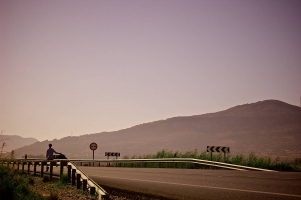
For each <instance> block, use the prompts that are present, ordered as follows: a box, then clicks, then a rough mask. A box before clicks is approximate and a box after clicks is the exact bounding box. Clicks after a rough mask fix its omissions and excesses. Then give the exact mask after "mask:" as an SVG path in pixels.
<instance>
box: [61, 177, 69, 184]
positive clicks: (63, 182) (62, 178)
mask: <svg viewBox="0 0 301 200" xmlns="http://www.w3.org/2000/svg"><path fill="white" fill-rule="evenodd" d="M60 183H61V184H63V185H67V184H68V183H69V181H68V176H67V175H66V174H62V175H61V177H60Z"/></svg>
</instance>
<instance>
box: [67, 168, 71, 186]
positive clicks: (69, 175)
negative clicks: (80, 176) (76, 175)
mask: <svg viewBox="0 0 301 200" xmlns="http://www.w3.org/2000/svg"><path fill="white" fill-rule="evenodd" d="M67 179H68V183H70V180H71V165H68V175H67Z"/></svg>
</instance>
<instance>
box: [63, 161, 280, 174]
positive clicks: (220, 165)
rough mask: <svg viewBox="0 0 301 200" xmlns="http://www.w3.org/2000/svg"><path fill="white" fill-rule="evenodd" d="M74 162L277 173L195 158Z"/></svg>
mask: <svg viewBox="0 0 301 200" xmlns="http://www.w3.org/2000/svg"><path fill="white" fill-rule="evenodd" d="M69 160H70V161H73V162H82V163H83V162H86V163H190V164H198V165H205V166H212V167H217V168H223V169H230V170H239V171H265V172H277V171H275V170H268V169H261V168H255V167H248V166H242V165H235V164H229V163H223V162H215V161H209V160H200V159H193V158H158V159H100V160H91V159H69Z"/></svg>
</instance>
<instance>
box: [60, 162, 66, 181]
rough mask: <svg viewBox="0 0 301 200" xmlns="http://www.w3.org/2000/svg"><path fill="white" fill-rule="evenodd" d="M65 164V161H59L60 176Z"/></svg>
mask: <svg viewBox="0 0 301 200" xmlns="http://www.w3.org/2000/svg"><path fill="white" fill-rule="evenodd" d="M66 165H67V162H66V161H60V178H61V176H62V174H63V173H64V166H66Z"/></svg>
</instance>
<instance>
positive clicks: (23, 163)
mask: <svg viewBox="0 0 301 200" xmlns="http://www.w3.org/2000/svg"><path fill="white" fill-rule="evenodd" d="M25 163H26V162H22V173H24V165H25Z"/></svg>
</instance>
